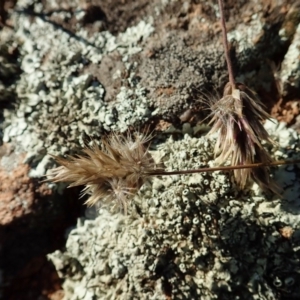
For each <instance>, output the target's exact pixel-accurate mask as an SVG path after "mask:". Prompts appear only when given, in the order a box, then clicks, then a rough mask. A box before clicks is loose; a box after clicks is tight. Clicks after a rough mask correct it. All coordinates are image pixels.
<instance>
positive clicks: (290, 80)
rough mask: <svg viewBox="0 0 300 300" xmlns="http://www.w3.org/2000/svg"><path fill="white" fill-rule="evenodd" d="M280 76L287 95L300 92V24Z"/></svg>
mask: <svg viewBox="0 0 300 300" xmlns="http://www.w3.org/2000/svg"><path fill="white" fill-rule="evenodd" d="M298 14H299V15H300V9H299V12H298ZM299 19H300V17H299ZM280 74H281V80H282V85H283V92H284V94H285V95H287V96H288V95H289V94H293V93H295V91H298V92H299V91H300V23H299V24H298V26H297V30H296V33H295V35H294V38H293V41H292V43H291V45H290V46H289V49H288V51H287V53H286V55H285V57H284V60H283V62H282V67H281V72H280Z"/></svg>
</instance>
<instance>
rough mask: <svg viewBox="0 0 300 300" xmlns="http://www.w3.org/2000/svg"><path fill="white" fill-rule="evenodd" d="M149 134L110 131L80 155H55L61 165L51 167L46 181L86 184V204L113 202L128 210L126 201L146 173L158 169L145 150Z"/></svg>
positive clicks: (135, 191) (142, 181)
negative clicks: (118, 133) (117, 133)
mask: <svg viewBox="0 0 300 300" xmlns="http://www.w3.org/2000/svg"><path fill="white" fill-rule="evenodd" d="M150 139H151V136H150V135H142V134H139V133H134V134H133V135H131V134H129V133H128V134H127V135H126V136H118V135H116V134H111V135H110V136H109V137H108V138H107V139H104V140H103V141H102V146H101V147H99V146H97V145H94V146H92V147H89V148H85V149H84V150H83V154H81V155H76V156H69V157H67V158H61V157H54V159H55V160H56V162H57V163H59V164H60V165H61V166H60V167H57V168H55V169H52V170H51V171H50V173H49V174H48V180H51V181H53V182H71V184H70V185H69V187H74V186H81V185H85V188H84V190H83V195H86V194H89V195H90V197H89V198H88V200H87V201H86V204H87V205H89V206H92V205H94V204H96V203H101V204H108V205H111V203H114V204H115V205H114V207H116V206H117V207H121V209H122V210H123V211H124V212H125V213H127V207H128V201H129V200H130V199H131V198H132V197H133V195H135V194H136V193H137V191H138V190H139V189H140V187H141V186H142V185H143V184H144V182H145V181H146V180H147V178H148V174H147V173H148V172H151V171H154V170H158V171H159V170H161V169H159V168H158V165H157V164H156V163H155V162H154V160H153V158H152V156H151V155H150V153H149V152H148V149H149V147H147V146H146V144H147V143H148V142H149V140H150Z"/></svg>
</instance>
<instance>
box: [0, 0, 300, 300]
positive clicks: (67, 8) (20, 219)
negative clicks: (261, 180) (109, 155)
mask: <svg viewBox="0 0 300 300" xmlns="http://www.w3.org/2000/svg"><path fill="white" fill-rule="evenodd" d="M225 2H226V18H227V25H228V37H229V39H230V48H231V56H232V58H233V61H234V69H235V72H236V75H237V79H238V80H239V81H242V82H244V83H246V84H247V85H249V86H250V87H251V88H253V89H255V90H256V91H257V92H258V94H259V96H260V97H261V98H262V100H263V102H264V103H265V104H266V106H267V107H268V109H269V110H270V111H271V113H272V115H273V116H274V117H276V119H277V120H280V121H282V122H285V123H286V124H288V125H291V126H292V127H293V128H294V129H295V130H297V131H298V132H300V118H299V98H300V96H299V95H300V84H299V57H300V56H299V26H300V25H299V20H300V7H299V4H298V3H294V4H291V3H290V1H287V0H280V1H276V2H273V1H258V0H255V1H250V2H249V1H248V2H247V1H246V2H245V1H225ZM218 17H219V13H218V7H217V2H216V1H215V2H214V1H205V0H199V1H192V0H188V1H168V0H155V1H146V0H138V1H123V0H113V1H103V0H91V1H88V2H87V1H81V0H74V1H71V0H64V1H57V0H44V1H38V0H18V1H17V0H5V1H1V2H0V28H1V29H0V144H2V143H5V145H6V146H7V147H11V148H12V149H14V150H12V153H10V154H8V153H4V154H2V153H1V154H0V157H1V164H2V169H3V170H1V174H0V175H1V178H2V181H1V185H0V188H1V189H2V190H1V192H2V193H1V196H0V197H1V202H0V207H1V210H0V224H1V227H0V232H4V233H5V234H4V235H3V236H4V237H7V236H9V238H11V240H10V239H6V238H5V239H4V242H5V244H4V246H3V247H2V250H1V255H2V257H3V254H5V255H6V257H8V259H7V260H6V262H7V263H6V264H4V265H1V266H0V268H1V269H2V272H0V275H1V274H2V276H0V284H2V285H5V289H4V292H5V293H6V294H5V297H6V298H5V299H21V297H23V299H33V298H32V297H36V298H37V297H40V298H41V299H60V298H62V297H63V295H62V293H61V291H60V283H59V282H60V281H59V280H58V278H57V275H55V272H54V270H53V269H49V270H50V271H45V272H42V271H41V270H42V267H41V266H47V262H46V253H50V252H52V251H54V250H57V251H56V252H53V254H51V255H50V257H51V260H52V261H53V263H54V264H55V267H56V269H57V272H58V274H59V275H60V276H62V278H63V279H65V282H64V292H65V294H66V296H65V297H66V299H90V298H91V297H92V296H93V295H97V297H100V299H102V298H103V299H105V298H106V299H112V298H113V299H118V298H120V299H132V298H134V296H133V295H136V294H135V293H137V294H138V295H139V297H138V298H139V299H143V297H144V298H145V299H193V298H194V299H198V298H199V295H201V299H206V298H207V299H213V298H214V297H217V298H218V297H219V295H221V294H222V295H224V299H226V297H227V298H228V299H233V296H232V295H234V297H239V299H292V298H293V297H294V295H297V293H298V294H299V290H297V288H298V286H299V280H300V278H299V276H300V275H299V249H298V248H299V207H298V205H299V197H300V196H299V186H298V185H297V183H299V166H298V167H297V166H288V167H286V168H283V167H280V168H278V169H277V170H276V171H275V173H274V176H275V177H276V180H277V181H278V182H279V184H280V185H281V186H282V187H283V188H284V194H283V199H277V198H276V197H275V198H273V199H272V200H270V199H266V198H265V196H264V195H262V194H261V193H260V191H259V190H258V188H257V187H254V188H252V189H251V187H250V186H249V188H248V189H247V190H245V191H243V192H240V193H238V192H237V191H236V189H235V187H234V186H233V185H232V184H231V183H230V178H229V177H228V175H227V174H221V173H213V174H201V175H193V176H183V177H178V176H177V177H172V178H163V179H162V178H161V179H155V180H154V182H153V183H152V185H150V184H149V185H145V186H144V187H143V189H142V190H141V191H140V194H139V197H137V198H136V199H135V204H136V207H138V211H139V212H140V215H137V214H136V213H134V211H135V210H134V209H133V214H132V215H131V216H128V217H125V216H121V215H111V214H110V213H109V212H107V211H104V210H102V211H100V215H99V217H97V218H96V219H95V220H88V221H82V222H79V224H78V226H77V229H74V230H73V231H71V233H70V234H69V237H68V242H67V245H66V250H65V251H64V250H62V244H63V239H64V230H65V228H66V226H69V225H70V224H72V220H74V218H75V217H77V216H78V207H77V206H76V204H74V203H78V202H77V198H78V196H79V195H78V191H75V192H74V194H73V195H72V196H70V194H66V193H67V192H66V190H65V189H64V186H57V187H56V188H57V189H55V186H53V185H50V186H49V187H47V188H46V187H45V185H41V186H43V187H44V188H43V189H42V191H41V193H39V192H36V188H37V186H39V185H38V184H37V182H38V181H39V180H41V178H42V176H43V175H45V173H46V172H47V170H48V169H49V168H51V167H52V166H53V161H52V160H51V158H50V156H49V154H54V155H64V154H66V153H72V152H76V151H77V150H78V149H79V148H81V147H82V146H83V145H84V144H86V143H88V142H89V139H90V138H92V139H97V140H98V139H100V137H101V136H102V135H104V134H106V133H108V132H110V131H117V132H124V131H126V130H127V129H128V128H129V129H132V128H140V127H141V128H142V127H144V126H151V127H152V128H155V129H156V130H158V131H163V132H164V134H165V135H169V134H171V135H172V136H173V140H172V139H166V138H160V139H158V140H157V144H156V145H154V146H155V147H154V148H153V152H154V154H155V153H156V155H158V156H161V157H164V159H165V160H166V161H167V162H168V167H169V168H170V169H175V168H188V167H195V166H199V165H204V164H207V163H209V164H212V163H213V158H212V155H211V147H212V144H213V141H206V140H205V139H204V138H203V137H202V135H201V132H203V131H205V129H204V130H203V128H202V127H201V126H199V125H198V123H199V122H202V121H203V119H204V118H205V117H207V116H208V111H209V110H208V107H209V101H207V100H204V99H207V97H209V98H211V97H212V96H210V95H215V94H216V93H217V92H219V93H220V92H221V90H222V87H223V86H224V84H225V83H226V81H227V72H226V68H225V60H224V56H223V52H222V51H223V50H222V44H221V38H220V36H221V29H220V25H219V20H218ZM280 66H281V68H280ZM207 102H208V103H207ZM266 126H267V128H268V130H269V132H270V134H272V135H273V136H274V137H275V139H276V140H278V142H279V146H278V147H277V148H274V149H271V148H270V151H272V153H273V157H274V159H287V158H292V157H294V156H296V154H295V153H296V152H297V151H298V150H299V149H298V148H299V137H298V136H297V134H296V132H294V131H291V130H290V129H288V128H287V127H286V125H285V124H284V123H282V124H276V125H272V124H270V123H267V124H266ZM279 133H280V134H279ZM187 134H188V135H187ZM297 149H298V150H297ZM20 153H21V155H22V156H21V157H20ZM19 157H20V159H21V161H20V162H18V163H16V162H17V160H18V159H19ZM199 182H200V183H199ZM49 188H51V190H50V189H49ZM38 189H39V188H38ZM46 191H49V193H50V194H51V197H54V200H53V201H54V202H52V200H51V201H50V200H49V199H48V198H47V197H48V196H50V195H48V194H47V193H48V192H46ZM58 191H60V192H62V193H63V195H62V196H61V195H59V194H58ZM44 192H46V194H47V195H44V194H43V193H44ZM185 193H187V194H186V195H185ZM66 195H68V196H66ZM51 197H50V198H51ZM60 197H62V198H63V199H69V200H68V201H66V200H65V202H63V203H64V208H63V209H62V208H61V207H60V205H59V201H62V200H61V198H60ZM70 197H71V198H72V199H71V200H70ZM21 198H22V199H21ZM45 199H47V200H45ZM199 199H200V200H201V201H200V202H199ZM43 201H44V202H43ZM45 201H46V202H45ZM45 203H46V204H47V205H49V207H50V208H51V207H52V206H51V205H52V204H53V203H55V205H56V204H57V205H58V206H57V207H60V208H59V209H58V210H56V209H54V208H53V207H52V208H53V209H54V211H52V210H51V209H50V208H49V207H48V206H47V205H46V204H45ZM49 203H52V204H51V205H50V204H49ZM33 204H34V205H33ZM55 205H54V206H55ZM55 207H56V206H55ZM70 211H74V214H73V215H72V217H70V216H69V214H70ZM51 213H53V215H52V214H51ZM50 215H51V216H53V218H52V217H51V218H50ZM36 216H39V217H38V218H37V219H36V218H35V217H36ZM41 216H43V218H45V220H46V221H47V222H48V223H47V222H46V223H47V226H48V225H49V224H50V223H51V222H53V223H54V224H56V225H57V227H55V228H56V229H55V230H54V231H55V232H56V234H57V236H58V239H59V240H60V242H58V243H56V242H53V244H52V239H50V240H51V242H50V244H51V246H49V244H47V242H45V243H44V242H43V241H45V239H47V235H49V230H50V228H51V226H50V225H49V226H50V227H47V226H45V227H43V230H44V231H43V230H42V231H39V230H40V228H39V226H40V222H41V221H40V220H41V219H40V217H41ZM47 216H48V217H47ZM69 217H70V218H69ZM64 218H67V219H68V222H65V221H63V220H64ZM71 219H72V220H71ZM49 220H50V221H49ZM24 222H25V223H26V224H32V227H30V226H28V228H29V231H27V232H26V234H27V235H26V234H25V236H26V237H27V238H28V239H29V240H30V238H29V237H28V236H35V237H36V238H33V239H32V240H30V241H31V243H28V244H26V239H23V240H22V238H21V237H22V234H20V233H19V230H20V226H21V227H22V224H24ZM197 222H198V223H197ZM20 224H21V225H20ZM28 228H27V229H28ZM2 229H3V230H2ZM233 230H234V231H233ZM7 232H8V233H9V232H11V234H8V233H7ZM21 232H22V231H21ZM50 232H53V231H51V230H50ZM85 232H88V234H86V235H85V234H83V233H85ZM1 234H2V233H1ZM108 237H110V238H111V237H114V238H115V242H114V241H113V239H112V238H111V239H108ZM117 240H118V242H117ZM15 241H20V243H19V244H18V243H17V245H18V249H19V248H22V249H23V250H22V251H24V252H22V251H21V252H22V253H25V254H24V256H22V255H20V253H21V252H18V251H19V250H18V251H17V250H16V252H14V251H13V252H12V253H13V254H14V255H19V256H20V260H19V261H18V262H19V263H17V264H16V265H14V266H13V267H12V266H10V262H11V260H10V259H11V258H12V257H13V255H12V254H9V250H11V248H13V249H15V248H14V245H15V244H14V243H15ZM35 244H41V247H40V248H39V249H40V251H36V252H35V251H33V249H34V246H32V245H35ZM46 244H47V245H48V246H47V245H46ZM20 245H22V246H20ZM157 246H158V247H157ZM3 249H4V251H3ZM59 249H60V250H59ZM242 250H243V251H242ZM246 252H247V254H248V256H246V255H245V254H244V253H246ZM32 253H34V254H32ZM113 253H114V254H113ZM31 259H32V260H31ZM136 259H137V260H136ZM2 261H4V260H2ZM94 268H95V269H94ZM12 270H14V272H12ZM37 270H38V271H37ZM38 273H41V274H42V273H43V274H44V275H43V277H41V281H42V282H43V283H42V284H36V285H33V286H30V288H28V291H29V292H30V291H34V296H32V295H33V294H30V293H29V292H28V291H27V292H28V293H25V292H24V290H26V286H27V287H28V286H29V282H36V281H35V280H28V278H31V279H33V278H35V279H37V278H38V275H37V274H38ZM24 274H25V275H26V276H25V275H24ZM51 276H53V277H51ZM50 277H51V278H54V279H53V280H48V278H50ZM1 278H2V279H1ZM20 278H25V279H24V282H22V284H20V286H22V288H21V289H20V291H19V294H17V292H18V291H16V294H11V293H13V292H14V288H13V287H14V282H20ZM1 280H2V283H1ZM26 280H27V281H26ZM3 282H4V283H3ZM45 282H49V286H48V287H46V288H45V286H46V285H47V284H46V283H45ZM1 289H2V287H1ZM43 289H44V291H46V292H45V293H42V290H43ZM7 291H8V292H7ZM56 291H58V292H57V294H56ZM8 295H9V296H10V297H11V298H9V297H8ZM20 295H21V296H20ZM36 295H37V296H36ZM38 295H39V296H38ZM13 297H15V298H13ZM26 297H27V298H26ZM55 297H56V298H55ZM76 297H77V298H76ZM111 297H112V298H111ZM114 297H115V298H114ZM147 297H148V298H147ZM205 297H206V298H205ZM219 298H220V297H219ZM236 299H238V298H236Z"/></svg>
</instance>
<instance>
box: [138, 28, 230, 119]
mask: <svg viewBox="0 0 300 300" xmlns="http://www.w3.org/2000/svg"><path fill="white" fill-rule="evenodd" d="M221 56H222V50H221V48H218V47H217V46H216V45H213V43H212V44H211V45H209V46H206V45H203V44H197V45H194V47H187V46H186V45H185V43H184V42H183V41H182V40H181V39H178V36H177V34H175V33H173V32H172V31H171V32H170V33H168V34H165V37H164V39H163V40H162V39H161V37H156V38H153V39H152V40H151V42H150V43H148V48H147V49H146V50H145V51H144V52H143V53H142V54H140V58H139V59H140V60H141V61H140V64H139V66H138V75H139V76H140V77H141V83H142V84H143V85H144V86H145V87H147V89H148V90H149V96H150V99H152V100H151V101H152V105H153V106H154V107H155V108H157V109H158V110H157V113H159V114H163V115H172V114H178V113H179V112H180V111H181V110H182V109H184V108H187V107H189V105H190V104H191V103H194V102H195V100H198V99H199V94H200V91H202V92H203V91H205V90H208V89H209V84H208V83H212V82H214V85H215V86H217V87H218V86H219V85H221V83H222V77H224V75H225V70H224V63H225V62H224V61H223V59H222V58H221Z"/></svg>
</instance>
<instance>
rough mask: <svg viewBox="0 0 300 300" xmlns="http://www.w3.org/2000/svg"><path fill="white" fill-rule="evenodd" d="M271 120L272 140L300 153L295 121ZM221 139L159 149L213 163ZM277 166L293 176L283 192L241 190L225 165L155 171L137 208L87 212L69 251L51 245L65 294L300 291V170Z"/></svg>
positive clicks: (171, 161)
mask: <svg viewBox="0 0 300 300" xmlns="http://www.w3.org/2000/svg"><path fill="white" fill-rule="evenodd" d="M266 127H267V128H268V130H269V131H270V134H271V136H272V138H273V139H274V140H275V141H277V142H278V146H277V147H276V148H270V151H271V153H272V155H273V157H274V158H276V159H278V158H282V157H285V156H289V157H296V156H297V155H299V154H295V153H296V151H298V150H299V147H300V143H299V136H298V135H297V134H296V133H295V132H294V131H293V130H290V129H287V128H285V126H284V125H282V124H277V123H275V122H274V123H272V122H268V123H267V124H266ZM284 132H288V134H286V135H285V136H282V134H283V133H284ZM287 145H290V147H292V148H290V147H289V150H287V148H286V147H287ZM212 147H213V141H210V140H206V139H205V138H193V137H190V136H189V135H187V134H185V135H184V136H183V138H181V139H178V138H177V139H175V138H172V137H171V138H169V139H167V140H166V141H165V142H164V143H162V144H157V145H156V150H153V151H152V154H153V156H154V157H155V158H156V157H160V158H162V159H163V160H164V162H165V165H166V167H167V169H172V170H174V169H182V168H196V167H201V166H204V165H212V164H213V154H212V152H213V149H212ZM287 172H293V174H294V176H293V177H291V176H287ZM274 176H275V178H277V180H278V181H279V184H281V183H282V182H283V181H286V183H287V185H284V186H283V188H284V191H285V194H284V195H283V199H279V198H276V197H274V198H273V199H268V198H267V197H266V195H264V194H261V193H260V192H258V190H257V189H256V188H255V187H254V188H253V189H254V191H251V190H245V191H240V192H237V191H236V188H235V187H234V185H233V184H232V183H231V180H230V177H229V174H227V173H222V172H214V173H200V174H193V175H186V176H169V177H161V178H154V180H153V182H152V184H150V183H149V184H145V185H144V186H143V187H142V188H141V190H140V192H139V195H138V196H136V197H135V198H134V201H133V203H134V204H133V208H134V207H136V211H137V212H138V214H137V213H134V210H133V211H132V214H131V215H128V216H123V215H119V214H114V215H111V214H110V213H109V212H108V211H106V210H103V209H102V210H100V212H99V216H98V217H97V218H96V219H95V220H81V221H80V222H79V223H78V225H77V228H75V229H73V230H72V231H71V232H70V234H69V237H68V242H67V245H66V247H67V249H66V251H65V252H64V253H62V252H59V251H57V252H55V253H53V254H51V255H49V258H50V259H51V260H52V261H53V263H54V265H55V266H56V268H57V270H58V271H59V274H60V276H61V277H62V278H64V279H65V282H64V290H65V292H66V296H65V297H66V299H88V298H85V297H95V298H98V299H166V297H169V298H171V299H241V297H242V299H268V300H269V299H279V297H280V296H279V295H281V296H287V297H289V299H296V298H297V295H298V293H299V288H298V287H299V272H300V269H299V255H298V253H299V247H300V244H299V243H300V239H299V237H297V236H298V235H299V234H298V235H297V232H299V230H300V210H299V207H298V206H294V209H293V212H291V211H289V209H290V208H291V206H289V205H292V204H293V202H292V201H291V202H289V200H290V198H289V196H290V195H287V194H286V193H288V194H289V193H290V191H289V189H290V187H291V186H292V187H293V199H296V198H298V199H299V197H300V186H299V170H298V169H297V166H293V168H290V167H286V168H279V169H278V170H277V171H276V172H275V173H274ZM287 178H289V179H287ZM289 228H290V230H288V229H289ZM86 295H89V296H86Z"/></svg>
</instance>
